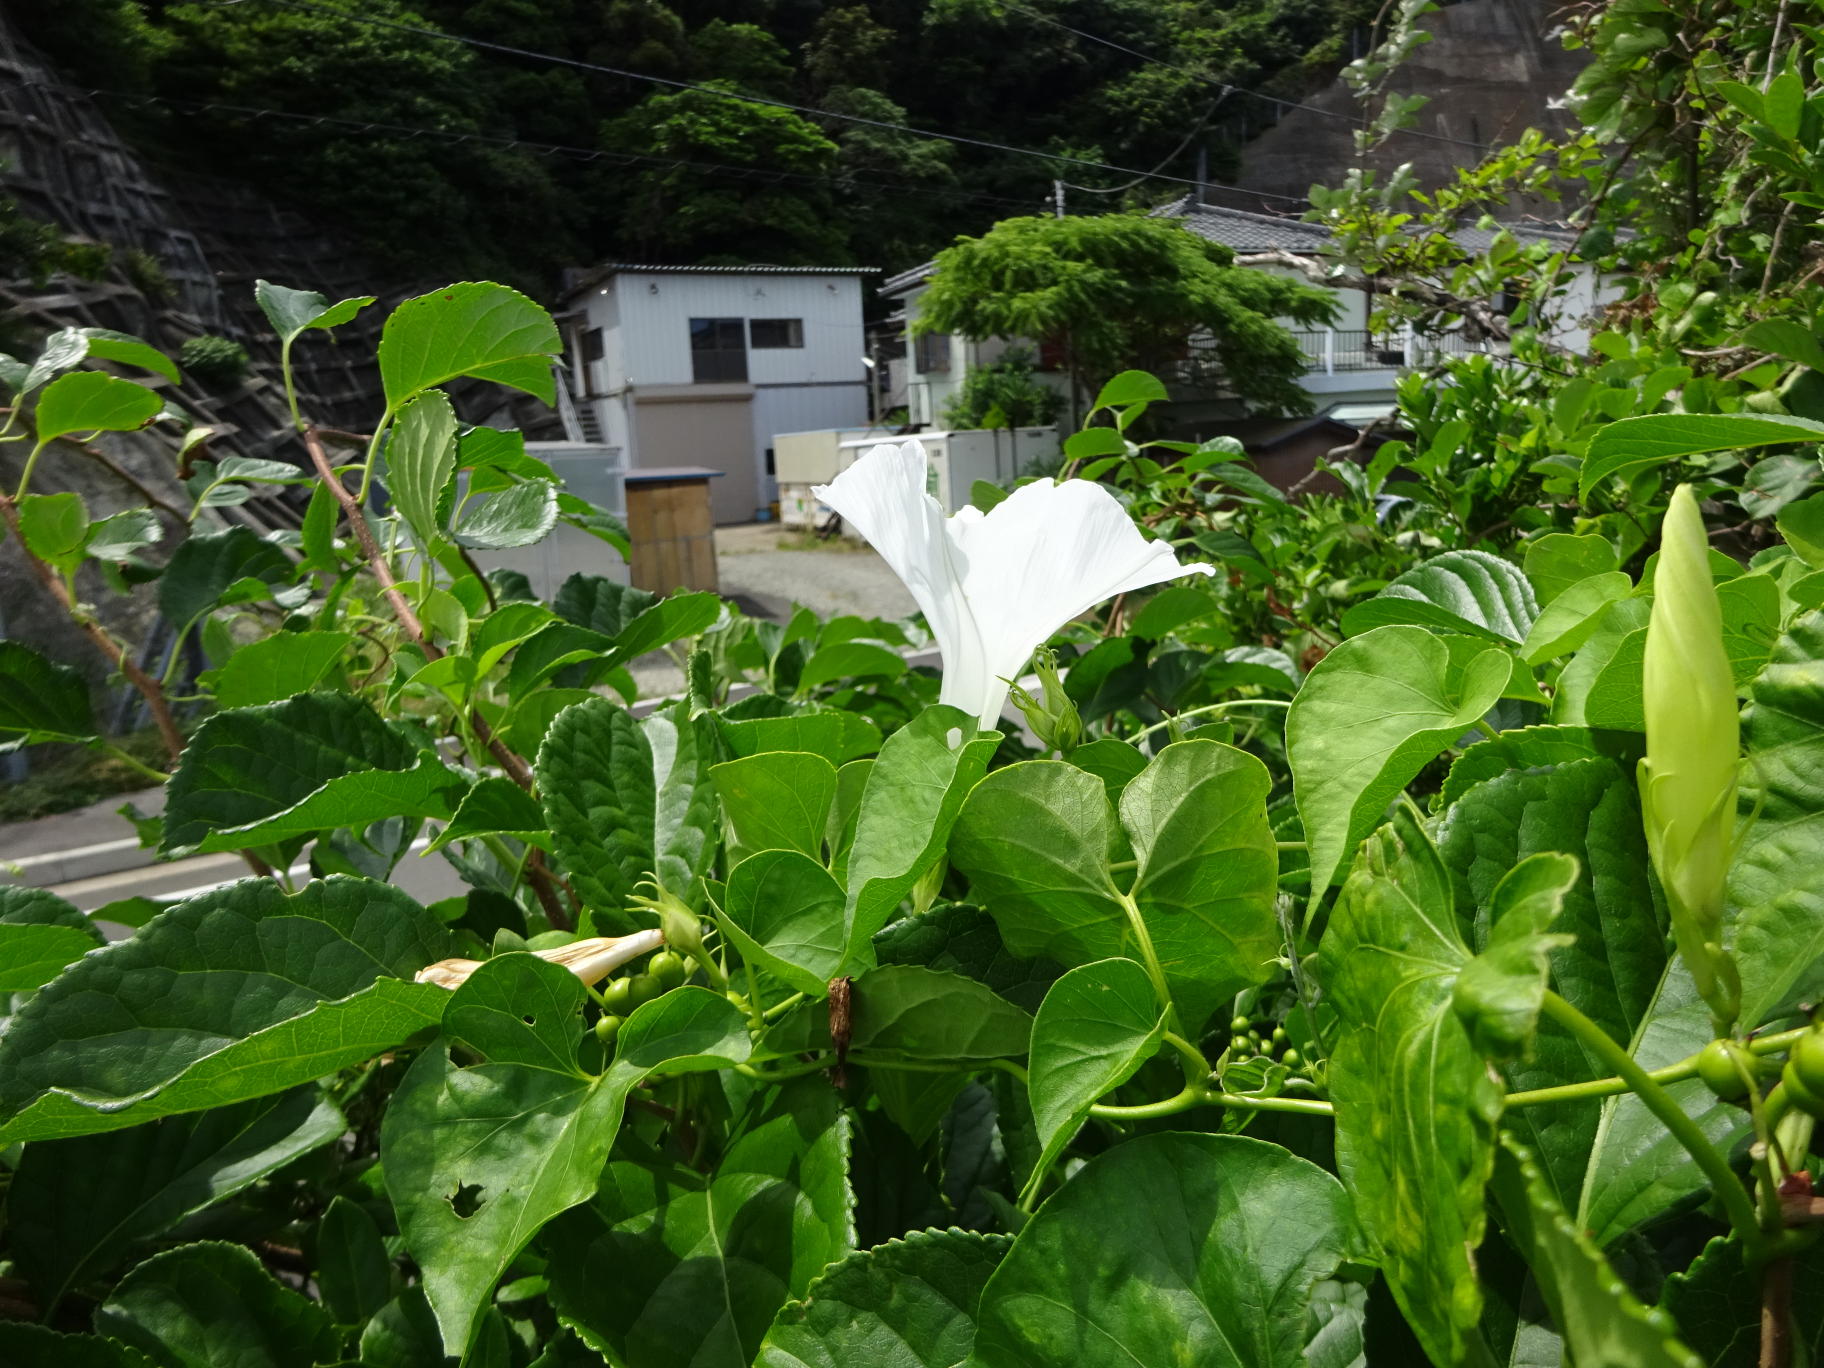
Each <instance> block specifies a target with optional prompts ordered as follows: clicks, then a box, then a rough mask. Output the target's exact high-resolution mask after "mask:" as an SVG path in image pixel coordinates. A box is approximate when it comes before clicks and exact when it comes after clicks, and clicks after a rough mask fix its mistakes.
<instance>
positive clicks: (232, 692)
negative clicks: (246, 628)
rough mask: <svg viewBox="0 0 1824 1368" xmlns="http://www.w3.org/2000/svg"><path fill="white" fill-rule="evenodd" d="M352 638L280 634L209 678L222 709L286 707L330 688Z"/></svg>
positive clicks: (263, 639) (246, 651) (230, 659)
mask: <svg viewBox="0 0 1824 1368" xmlns="http://www.w3.org/2000/svg"><path fill="white" fill-rule="evenodd" d="M354 639H355V638H354V634H353V633H352V632H274V633H273V634H272V635H271V636H266V637H261V638H260V639H259V640H258V641H252V642H249V643H248V644H247V645H245V646H243V647H241V649H240V650H238V651H236V652H235V653H234V654H233V655H231V656H229V657H228V662H227V664H225V665H223V666H222V667H221V668H220V669H219V670H214V671H211V672H210V673H209V674H208V675H207V676H206V677H205V678H204V681H203V682H204V683H206V684H208V685H209V686H210V687H211V688H212V689H213V690H214V692H215V705H216V707H218V708H221V709H229V708H252V707H257V706H258V705H260V704H261V703H281V702H283V701H284V700H286V699H288V698H295V697H297V695H299V694H301V693H309V692H310V691H311V690H312V689H315V688H317V687H318V686H320V685H323V684H325V683H330V684H331V685H332V686H333V684H334V683H335V677H334V676H333V675H332V673H331V672H332V671H333V670H334V669H335V668H336V665H337V663H338V662H339V661H340V660H341V659H342V653H343V652H344V651H345V650H347V649H348V647H349V645H350V644H351V643H352V642H353V641H354Z"/></svg>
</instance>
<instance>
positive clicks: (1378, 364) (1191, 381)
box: [1165, 328, 1493, 396]
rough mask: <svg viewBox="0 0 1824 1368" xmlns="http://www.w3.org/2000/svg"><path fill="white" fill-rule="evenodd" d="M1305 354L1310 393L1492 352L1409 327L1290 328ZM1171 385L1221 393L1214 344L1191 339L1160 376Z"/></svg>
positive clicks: (1381, 383) (1380, 381)
mask: <svg viewBox="0 0 1824 1368" xmlns="http://www.w3.org/2000/svg"><path fill="white" fill-rule="evenodd" d="M1292 336H1293V338H1294V340H1296V341H1297V343H1298V347H1299V350H1300V351H1301V352H1303V353H1304V356H1305V387H1306V388H1307V389H1309V390H1311V392H1312V393H1314V394H1327V393H1330V392H1331V391H1334V390H1339V389H1360V388H1369V389H1376V388H1383V387H1384V388H1386V389H1388V390H1391V389H1392V386H1393V384H1394V382H1395V381H1396V380H1397V379H1398V378H1399V375H1400V373H1401V372H1403V371H1408V370H1412V369H1414V368H1416V367H1420V366H1430V365H1435V364H1437V363H1438V362H1440V361H1444V360H1447V359H1449V358H1450V357H1453V356H1469V355H1473V354H1475V353H1477V352H1492V351H1493V349H1492V348H1491V347H1490V345H1489V344H1488V343H1486V342H1480V341H1471V340H1469V339H1468V338H1465V337H1463V336H1462V335H1460V334H1458V333H1441V334H1432V335H1422V334H1418V333H1414V332H1412V331H1411V330H1409V329H1404V328H1402V329H1395V330H1393V331H1390V332H1373V331H1371V330H1369V329H1367V328H1321V329H1311V330H1306V331H1294V332H1293V333H1292ZM1165 379H1166V381H1167V383H1168V384H1170V385H1171V386H1172V387H1173V388H1174V389H1178V390H1182V391H1184V392H1186V393H1188V394H1195V395H1207V396H1216V395H1221V394H1224V393H1226V392H1227V386H1226V384H1225V383H1224V380H1223V375H1222V363H1221V361H1220V359H1219V358H1218V356H1217V351H1216V343H1215V341H1214V339H1212V338H1208V337H1194V338H1192V339H1191V341H1190V344H1189V346H1187V347H1186V349H1185V353H1184V355H1183V356H1182V357H1181V358H1179V360H1178V361H1177V362H1176V363H1175V364H1174V365H1173V366H1172V367H1171V369H1170V371H1169V372H1168V374H1167V375H1166V377H1165Z"/></svg>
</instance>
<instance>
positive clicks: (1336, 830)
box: [1286, 626, 1513, 901]
mask: <svg viewBox="0 0 1824 1368" xmlns="http://www.w3.org/2000/svg"><path fill="white" fill-rule="evenodd" d="M1512 670H1513V657H1512V656H1511V655H1510V654H1509V653H1508V652H1507V651H1506V650H1504V649H1502V648H1501V647H1497V646H1489V647H1486V648H1474V647H1472V648H1471V649H1469V650H1466V651H1453V650H1452V649H1451V647H1450V646H1449V645H1448V644H1447V643H1446V642H1445V641H1443V640H1441V639H1440V638H1438V637H1435V636H1433V635H1432V634H1431V633H1430V632H1427V631H1425V630H1424V629H1423V628H1420V627H1401V626H1394V627H1377V628H1376V629H1375V630H1374V631H1372V632H1366V633H1364V634H1363V635H1361V636H1359V637H1354V638H1351V639H1350V640H1348V641H1345V642H1344V643H1343V644H1342V645H1341V646H1339V647H1337V648H1336V649H1335V650H1334V651H1332V652H1330V654H1329V655H1327V656H1325V657H1324V658H1323V659H1322V660H1321V661H1319V662H1318V663H1317V664H1316V665H1315V666H1313V667H1312V669H1311V673H1310V674H1308V675H1306V676H1305V683H1304V687H1303V688H1301V689H1300V690H1299V691H1298V696H1297V697H1296V698H1294V699H1293V700H1292V708H1291V712H1290V715H1289V716H1288V718H1287V720H1286V756H1287V760H1288V762H1289V764H1290V765H1291V768H1292V782H1293V788H1294V791H1295V792H1296V793H1297V795H1298V811H1299V816H1300V817H1302V818H1303V819H1304V824H1305V840H1306V842H1307V843H1308V844H1309V847H1310V852H1311V897H1312V900H1313V901H1316V900H1317V899H1319V898H1321V897H1322V896H1323V895H1324V891H1325V890H1326V889H1327V888H1329V886H1330V884H1331V882H1332V881H1333V880H1334V879H1335V878H1336V875H1337V872H1338V871H1339V870H1340V869H1341V868H1342V866H1343V865H1344V863H1345V862H1346V861H1347V860H1348V858H1349V855H1350V852H1351V851H1353V850H1354V848H1355V846H1356V843H1357V842H1359V841H1360V840H1361V839H1362V837H1363V836H1365V835H1367V834H1368V831H1369V830H1370V828H1372V827H1373V826H1374V825H1375V823H1377V822H1379V821H1380V820H1381V817H1382V815H1383V814H1384V813H1385V812H1386V810H1387V805H1388V804H1389V803H1391V802H1392V801H1393V800H1394V798H1395V797H1397V796H1398V795H1399V793H1400V790H1401V789H1403V788H1404V787H1405V786H1406V785H1407V784H1408V783H1410V782H1411V781H1412V779H1413V778H1414V776H1416V775H1417V774H1418V772H1419V771H1420V770H1421V769H1423V768H1424V767H1425V766H1426V765H1427V764H1429V763H1430V762H1431V761H1432V759H1433V758H1435V757H1436V755H1437V753H1438V752H1439V751H1440V750H1442V749H1443V748H1444V747H1445V746H1448V745H1450V744H1451V743H1452V742H1454V741H1456V740H1457V739H1458V738H1459V737H1461V736H1462V735H1463V733H1464V732H1466V731H1468V730H1469V729H1470V728H1471V727H1473V726H1474V725H1475V724H1476V723H1477V722H1478V721H1480V720H1481V719H1482V717H1483V715H1484V714H1486V713H1487V712H1488V710H1489V709H1490V708H1492V707H1493V706H1494V705H1495V702H1496V700H1498V699H1499V698H1500V697H1501V694H1502V693H1503V691H1504V690H1505V689H1506V688H1507V683H1508V679H1509V678H1510V676H1511V674H1512Z"/></svg>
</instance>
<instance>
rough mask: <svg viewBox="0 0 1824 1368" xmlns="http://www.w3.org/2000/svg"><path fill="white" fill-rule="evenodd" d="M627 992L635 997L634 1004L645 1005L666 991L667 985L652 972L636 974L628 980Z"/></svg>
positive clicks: (637, 1005)
mask: <svg viewBox="0 0 1824 1368" xmlns="http://www.w3.org/2000/svg"><path fill="white" fill-rule="evenodd" d="M627 992H628V995H629V996H630V997H631V998H632V999H633V1005H634V1006H636V1007H643V1006H645V1005H646V1004H647V1003H648V1002H651V1001H652V1000H653V999H654V998H656V997H660V996H662V995H663V994H664V992H665V985H664V984H662V983H660V982H659V981H658V979H656V978H654V977H653V976H652V975H651V974H635V975H634V976H633V977H632V978H630V979H628V980H627Z"/></svg>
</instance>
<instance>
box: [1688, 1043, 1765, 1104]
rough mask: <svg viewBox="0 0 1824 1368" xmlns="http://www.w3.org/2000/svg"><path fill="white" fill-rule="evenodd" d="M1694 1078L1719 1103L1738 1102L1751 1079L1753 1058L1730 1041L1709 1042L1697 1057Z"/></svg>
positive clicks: (1746, 1090) (1745, 1091)
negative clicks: (1719, 1101) (1718, 1099)
mask: <svg viewBox="0 0 1824 1368" xmlns="http://www.w3.org/2000/svg"><path fill="white" fill-rule="evenodd" d="M1738 1061H1739V1064H1740V1066H1741V1067H1738ZM1744 1067H1745V1068H1746V1073H1744V1072H1743V1068H1744ZM1697 1076H1698V1077H1699V1078H1701V1079H1703V1080H1704V1086H1705V1087H1706V1088H1708V1089H1710V1091H1711V1092H1713V1093H1715V1094H1716V1095H1717V1096H1718V1097H1720V1098H1721V1099H1722V1100H1723V1101H1725V1102H1739V1101H1741V1100H1742V1098H1744V1097H1746V1096H1747V1095H1748V1089H1749V1086H1750V1080H1752V1079H1753V1077H1754V1056H1753V1055H1751V1054H1749V1053H1748V1051H1746V1050H1744V1049H1743V1048H1742V1047H1741V1046H1740V1045H1739V1044H1737V1043H1736V1042H1735V1041H1733V1040H1713V1041H1711V1042H1710V1043H1709V1044H1708V1045H1706V1046H1704V1048H1703V1049H1702V1050H1701V1051H1700V1052H1699V1053H1698V1056H1697Z"/></svg>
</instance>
